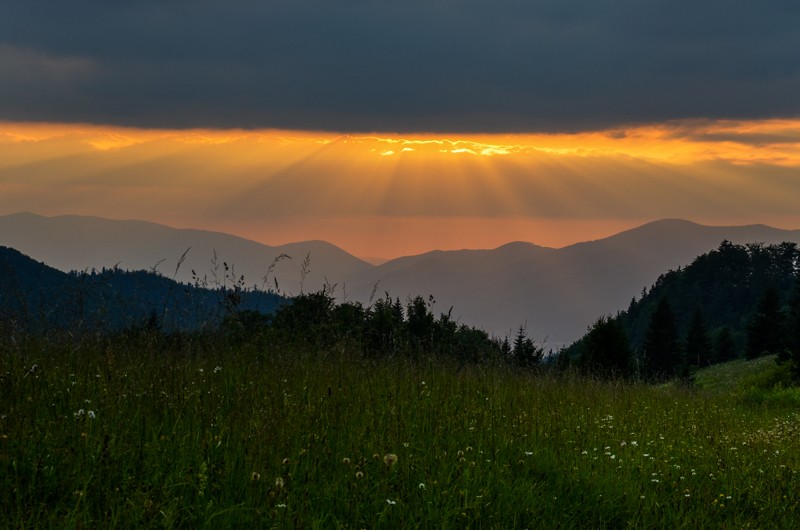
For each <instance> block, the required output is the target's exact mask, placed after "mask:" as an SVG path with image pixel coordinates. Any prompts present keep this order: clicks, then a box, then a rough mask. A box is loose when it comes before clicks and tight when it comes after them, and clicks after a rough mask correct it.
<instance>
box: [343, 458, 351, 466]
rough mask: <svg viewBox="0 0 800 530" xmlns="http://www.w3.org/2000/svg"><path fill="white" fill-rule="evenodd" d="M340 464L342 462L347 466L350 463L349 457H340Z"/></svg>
mask: <svg viewBox="0 0 800 530" xmlns="http://www.w3.org/2000/svg"><path fill="white" fill-rule="evenodd" d="M342 464H344V465H346V466H349V465H350V459H349V458H347V457H344V458H342Z"/></svg>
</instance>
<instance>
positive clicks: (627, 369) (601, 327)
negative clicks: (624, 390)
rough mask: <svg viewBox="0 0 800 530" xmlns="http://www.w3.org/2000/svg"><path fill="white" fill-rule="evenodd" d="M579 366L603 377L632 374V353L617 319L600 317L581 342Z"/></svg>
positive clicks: (628, 375)
mask: <svg viewBox="0 0 800 530" xmlns="http://www.w3.org/2000/svg"><path fill="white" fill-rule="evenodd" d="M580 363H581V366H582V367H583V368H584V369H586V370H588V371H589V372H591V373H594V374H597V375H600V376H603V377H630V376H631V375H633V353H632V351H631V346H630V342H629V341H628V336H627V334H626V333H625V329H624V328H623V327H622V324H621V323H620V321H619V319H616V318H611V317H605V316H604V317H600V318H599V319H597V321H596V322H595V323H594V324H593V325H592V327H591V328H590V330H589V333H588V334H587V335H586V337H585V339H584V343H583V348H582V353H581V359H580Z"/></svg>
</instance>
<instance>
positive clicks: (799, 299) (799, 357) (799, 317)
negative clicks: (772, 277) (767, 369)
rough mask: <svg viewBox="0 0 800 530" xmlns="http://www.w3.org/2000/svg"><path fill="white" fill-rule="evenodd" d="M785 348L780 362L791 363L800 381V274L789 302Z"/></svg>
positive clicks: (779, 357)
mask: <svg viewBox="0 0 800 530" xmlns="http://www.w3.org/2000/svg"><path fill="white" fill-rule="evenodd" d="M785 346H786V347H785V348H784V349H783V350H782V353H783V354H778V360H780V361H789V362H791V364H792V373H793V375H794V378H795V379H800V274H798V275H797V276H795V285H794V291H793V293H792V298H791V299H790V300H789V312H788V314H787V318H786V345H785Z"/></svg>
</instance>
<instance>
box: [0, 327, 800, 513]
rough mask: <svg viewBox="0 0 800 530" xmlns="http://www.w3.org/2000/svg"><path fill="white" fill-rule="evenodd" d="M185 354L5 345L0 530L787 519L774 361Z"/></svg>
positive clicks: (794, 498)
mask: <svg viewBox="0 0 800 530" xmlns="http://www.w3.org/2000/svg"><path fill="white" fill-rule="evenodd" d="M151 346H152V345H151ZM189 351H191V349H190V348H183V349H180V350H176V351H175V352H171V351H169V350H167V351H162V349H160V348H156V347H148V346H147V345H146V344H142V345H137V344H127V343H122V342H119V341H118V342H107V343H102V344H93V345H89V346H67V345H64V344H62V345H46V344H41V343H35V344H25V345H16V346H14V347H12V346H7V347H5V349H3V350H2V352H1V353H0V522H1V523H2V527H4V528H47V527H53V528H56V527H57V528H113V527H123V528H148V527H156V528H162V527H163V528H179V527H180V528H242V527H263V528H627V527H632V528H745V527H750V528H792V527H797V526H798V524H800V488H798V478H800V477H798V475H797V472H798V470H800V444H798V435H799V434H800V415H798V410H800V408H799V407H798V404H800V399H797V396H798V394H797V393H796V392H795V390H794V389H790V388H786V387H785V386H784V385H783V375H781V370H780V369H779V368H778V367H777V366H776V365H775V363H774V361H773V360H772V359H767V360H759V361H756V362H754V363H750V364H748V363H744V362H736V363H732V364H730V365H723V366H720V367H716V368H714V369H713V370H712V371H707V372H704V373H701V374H698V376H697V381H698V384H697V385H695V386H693V387H691V386H677V385H662V386H649V385H645V384H642V383H625V382H603V381H597V380H592V379H586V378H581V377H578V376H576V375H554V374H542V373H532V372H524V373H515V372H514V371H513V370H512V369H511V368H509V367H494V366H460V365H458V364H455V363H452V364H448V363H445V362H438V361H437V362H433V361H431V362H424V361H423V362H419V361H418V362H415V363H411V362H407V361H392V360H380V361H365V360H363V359H362V358H361V357H359V356H356V355H348V354H347V353H343V352H339V353H335V354H334V353H326V354H314V355H312V354H301V353H293V354H291V355H289V354H288V353H284V354H281V353H275V352H270V353H267V352H263V351H259V350H257V349H247V348H237V349H232V348H226V347H218V348H210V351H205V352H202V353H196V354H193V355H190V354H188V353H187V352H189ZM754 368H755V369H754Z"/></svg>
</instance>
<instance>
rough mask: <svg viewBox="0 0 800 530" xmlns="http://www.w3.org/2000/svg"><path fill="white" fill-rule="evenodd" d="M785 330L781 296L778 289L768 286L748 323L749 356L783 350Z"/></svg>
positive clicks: (747, 352)
mask: <svg viewBox="0 0 800 530" xmlns="http://www.w3.org/2000/svg"><path fill="white" fill-rule="evenodd" d="M783 331H784V330H783V313H782V312H781V304H780V296H779V295H778V291H777V289H775V288H774V287H768V288H767V290H766V291H764V294H763V295H762V296H761V299H760V300H759V301H758V306H757V308H756V312H755V314H754V315H753V316H752V317H751V318H750V321H749V323H748V325H747V349H746V350H745V354H746V356H747V358H748V359H755V358H756V357H760V356H762V355H767V354H772V353H779V352H780V351H781V350H783V344H784V336H783Z"/></svg>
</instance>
